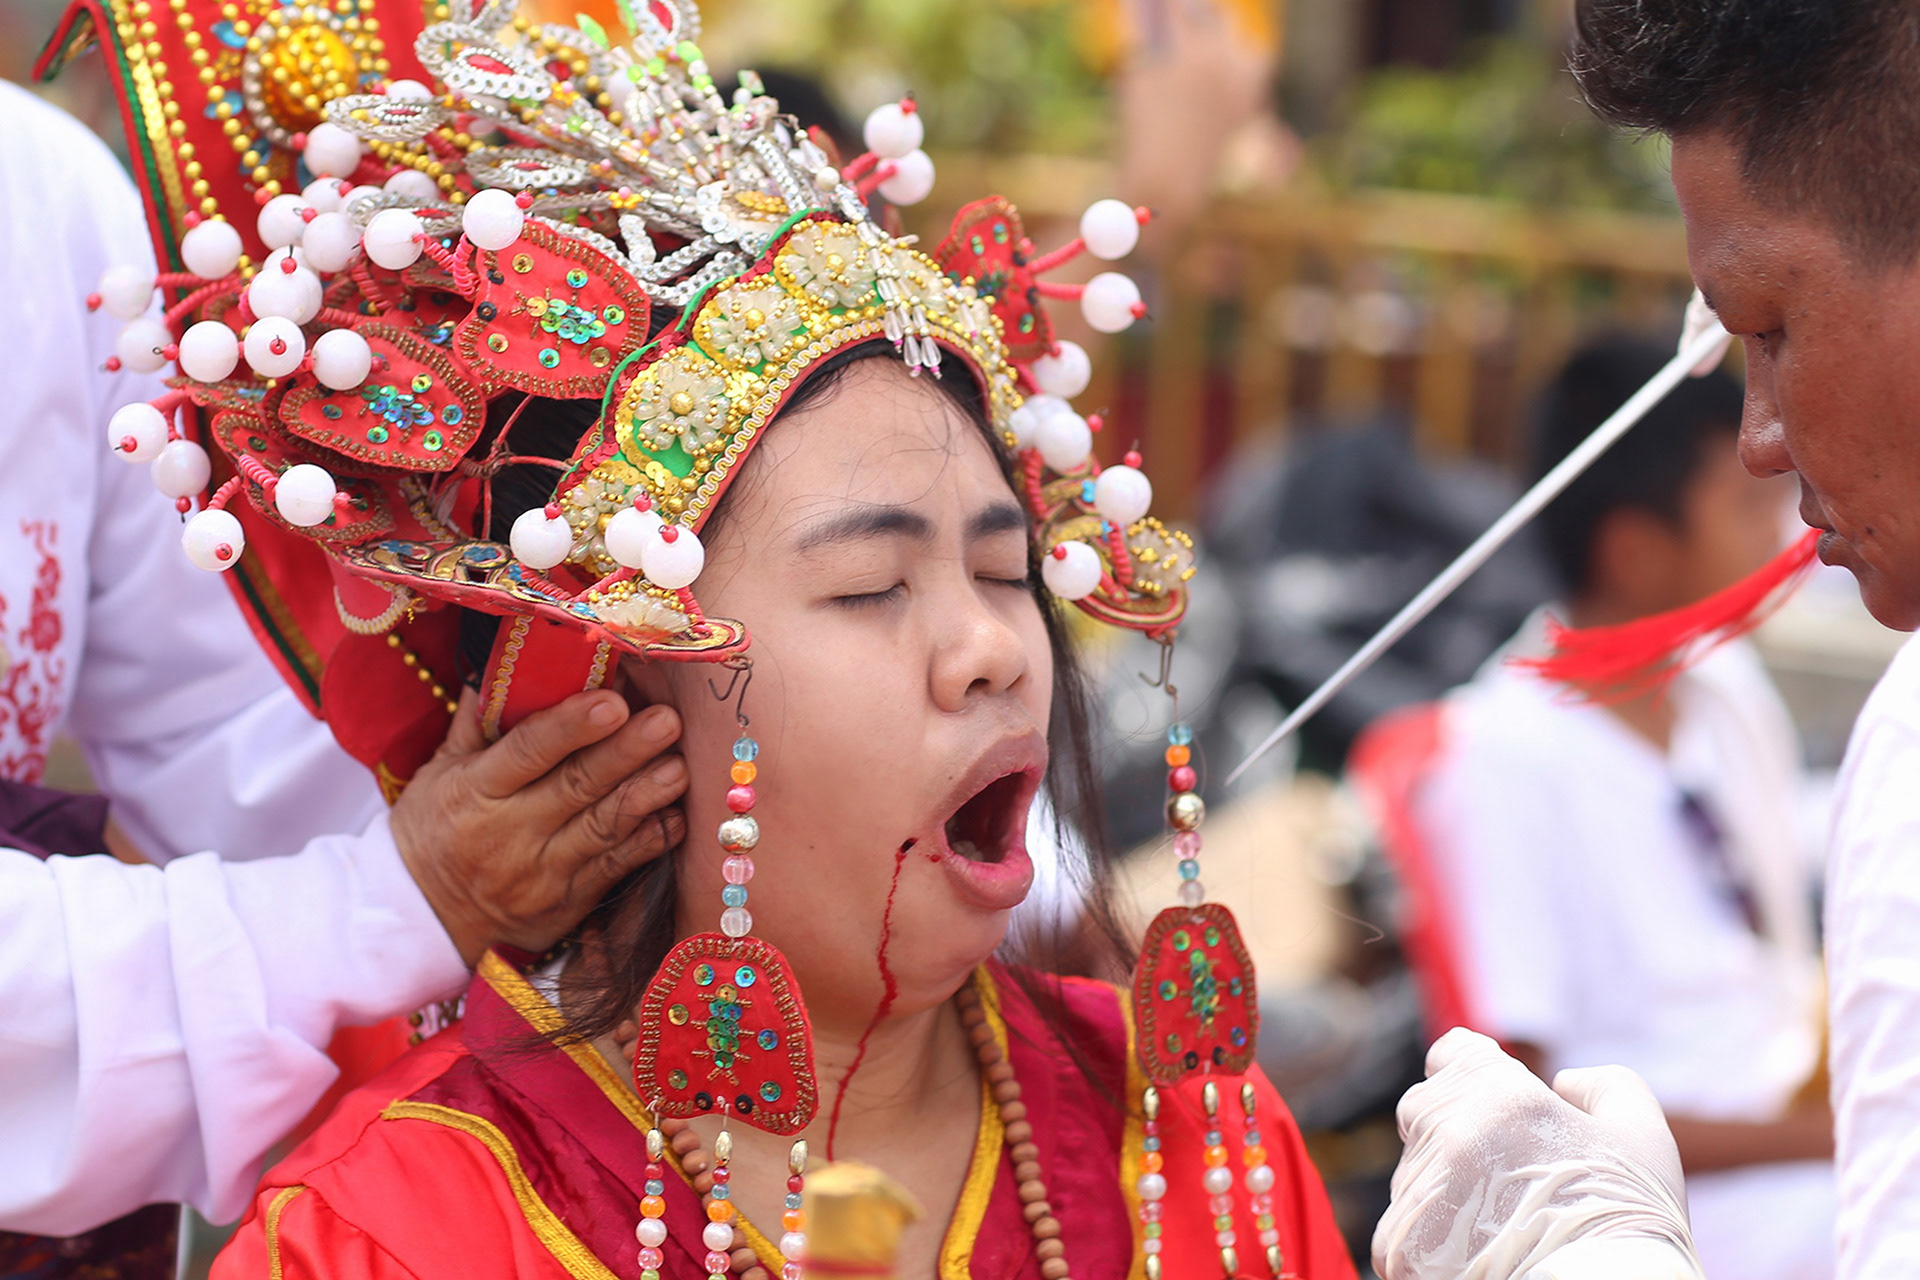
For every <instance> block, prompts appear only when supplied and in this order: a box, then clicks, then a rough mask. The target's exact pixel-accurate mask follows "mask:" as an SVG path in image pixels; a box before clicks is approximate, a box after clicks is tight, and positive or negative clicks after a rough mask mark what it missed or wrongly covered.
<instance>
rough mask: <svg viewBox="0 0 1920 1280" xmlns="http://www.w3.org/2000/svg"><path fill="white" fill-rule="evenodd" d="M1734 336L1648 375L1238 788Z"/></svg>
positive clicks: (1281, 734) (1703, 344) (1300, 711)
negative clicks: (1284, 743)
mask: <svg viewBox="0 0 1920 1280" xmlns="http://www.w3.org/2000/svg"><path fill="white" fill-rule="evenodd" d="M1726 340H1727V335H1726V331H1725V330H1724V329H1721V328H1720V327H1719V326H1718V325H1715V326H1713V327H1712V328H1710V329H1708V330H1707V331H1706V332H1704V333H1702V334H1700V335H1699V336H1698V337H1696V338H1695V339H1694V340H1693V341H1692V342H1690V343H1688V344H1687V345H1686V346H1684V347H1682V348H1681V349H1680V352H1679V354H1678V355H1676V356H1674V358H1673V359H1671V360H1669V361H1668V362H1667V363H1666V366H1665V367H1664V368H1662V369H1661V370H1660V372H1658V373H1656V374H1654V375H1653V377H1652V378H1650V379H1648V381H1647V385H1646V386H1644V387H1641V388H1640V389H1639V390H1638V391H1636V392H1634V393H1633V395H1631V396H1630V397H1628V399H1627V402H1626V403H1625V404H1623V405H1621V406H1620V407H1619V408H1618V409H1616V410H1615V411H1614V413H1613V416H1612V417H1610V418H1608V419H1607V420H1606V421H1605V422H1603V423H1601V424H1600V425H1599V426H1597V427H1595V428H1594V430H1593V434H1592V435H1590V436H1588V437H1587V438H1586V439H1585V440H1583V441H1582V442H1581V443H1580V447H1579V448H1577V449H1575V450H1574V451H1573V452H1572V453H1570V454H1568V455H1567V456H1566V457H1565V458H1563V459H1561V461H1560V464H1559V465H1558V466H1556V467H1554V469H1553V470H1551V471H1549V472H1547V474H1545V475H1544V476H1541V477H1540V479H1539V481H1538V482H1537V483H1536V484H1535V485H1534V486H1533V488H1531V489H1529V490H1527V491H1526V493H1525V494H1523V495H1522V496H1521V498H1520V500H1519V501H1518V502H1516V503H1514V504H1513V505H1512V506H1511V507H1509V508H1507V512H1506V514H1505V515H1503V516H1501V517H1500V518H1499V519H1498V520H1496V521H1494V522H1493V524H1492V526H1490V527H1489V528H1488V529H1487V531H1486V532H1485V533H1483V534H1481V535H1480V536H1479V537H1478V538H1476V539H1475V540H1474V543H1473V545H1472V546H1470V547H1468V548H1467V549H1466V550H1465V551H1462V552H1461V553H1460V555H1459V557H1458V558H1457V559H1455V560H1454V562H1453V563H1452V564H1450V565H1448V566H1447V567H1446V569H1445V570H1444V571H1443V572H1442V573H1441V574H1440V576H1439V577H1437V578H1435V579H1434V580H1433V581H1432V582H1429V583H1428V584H1427V585H1426V587H1425V588H1424V589H1422V591H1421V592H1420V594H1419V595H1417V596H1415V597H1414V598H1413V599H1411V600H1409V601H1408V602H1407V605H1406V607H1405V608H1404V609H1402V610H1400V612H1399V613H1397V614H1395V615H1394V616H1393V620H1392V621H1391V622H1389V623H1387V625H1386V626H1384V627H1382V628H1380V630H1379V631H1378V632H1376V633H1375V634H1374V637H1373V638H1372V639H1371V640H1369V641H1367V642H1366V643H1365V644H1363V645H1361V646H1360V649H1359V651H1358V652H1356V653H1355V654H1354V655H1353V656H1352V657H1351V658H1348V659H1347V660H1346V662H1345V663H1343V664H1342V665H1341V667H1340V669H1339V670H1338V671H1336V672H1334V673H1333V674H1332V675H1331V676H1328V677H1327V679H1326V681H1325V682H1324V683H1323V684H1322V685H1321V686H1320V687H1319V688H1318V689H1315V690H1314V691H1313V693H1312V694H1310V695H1309V696H1308V697H1307V700H1306V701H1304V702H1302V703H1301V704H1300V705H1299V706H1297V707H1295V708H1294V709H1293V711H1292V713H1291V714H1289V715H1288V716H1287V718H1286V719H1285V720H1283V721H1282V722H1281V723H1280V727H1279V728H1278V729H1275V730H1274V731H1273V732H1272V733H1270V734H1268V735H1267V738H1266V741H1264V742H1262V743H1261V744H1260V745H1259V746H1257V747H1255V748H1254V749H1253V751H1252V752H1250V753H1249V754H1248V756H1247V758H1246V759H1244V760H1242V761H1241V762H1240V763H1239V764H1237V765H1235V766H1234V768H1233V772H1232V773H1230V774H1228V775H1227V785H1228V786H1231V785H1232V784H1233V783H1234V782H1235V781H1237V780H1238V779H1239V777H1240V775H1241V774H1243V773H1245V772H1246V771H1247V768H1248V766H1250V765H1251V764H1253V762H1254V761H1256V760H1258V759H1259V758H1260V757H1261V756H1263V755H1265V754H1267V752H1269V751H1271V750H1273V749H1274V747H1276V746H1278V745H1279V744H1280V743H1281V742H1283V741H1285V740H1286V738H1287V737H1288V736H1289V735H1290V734H1292V733H1293V732H1294V731H1295V730H1296V729H1298V728H1299V727H1300V726H1301V725H1303V724H1305V723H1306V722H1307V721H1308V720H1310V719H1312V718H1313V716H1314V715H1315V713H1317V712H1318V711H1320V710H1321V708H1323V707H1325V706H1326V705H1327V704H1328V703H1329V702H1331V701H1333V699H1334V698H1335V697H1336V696H1337V695H1338V694H1339V693H1340V691H1341V690H1342V689H1345V688H1346V687H1347V686H1348V685H1350V684H1352V683H1353V681H1354V679H1355V677H1357V676H1359V675H1360V673H1361V672H1363V671H1365V670H1366V669H1367V668H1368V667H1370V666H1372V665H1373V664H1374V663H1375V662H1376V661H1377V660H1378V659H1379V657H1380V655H1381V654H1383V653H1385V652H1386V651H1387V650H1388V649H1390V648H1392V647H1393V645H1394V643H1395V642H1396V641H1397V640H1399V639H1400V637H1401V636H1404V635H1406V634H1407V632H1409V631H1411V630H1413V629H1414V628H1415V627H1416V626H1418V625H1419V624H1420V620H1421V619H1423V618H1425V617H1426V616H1427V615H1428V614H1429V613H1432V612H1433V610H1434V608H1435V606H1437V605H1438V604H1439V603H1440V602H1441V601H1442V600H1445V599H1446V598H1447V597H1448V596H1450V595H1452V594H1453V593H1454V592H1455V591H1456V590H1458V589H1459V586H1460V584H1461V583H1463V582H1465V581H1466V580H1467V579H1468V578H1470V577H1472V576H1473V573H1474V570H1476V569H1478V568H1479V567H1480V566H1481V565H1483V564H1485V563H1486V562H1487V561H1488V560H1489V559H1491V558H1492V557H1493V553H1494V552H1496V551H1498V550H1499V549H1500V548H1501V547H1503V546H1505V545H1506V543H1507V541H1508V540H1509V539H1511V538H1512V537H1513V535H1514V534H1516V533H1518V532H1520V530H1521V529H1523V528H1525V527H1526V524H1527V522H1528V521H1529V520H1531V519H1533V518H1534V517H1535V516H1537V515H1539V514H1540V512H1541V511H1542V510H1543V509H1544V508H1545V507H1546V505H1547V504H1548V503H1549V502H1552V501H1553V500H1554V499H1555V498H1557V497H1559V496H1560V492H1561V490H1563V489H1565V488H1566V487H1567V486H1568V485H1570V484H1572V483H1573V482H1574V480H1576V479H1577V478H1579V476H1580V473H1581V472H1583V471H1585V470H1586V469H1587V468H1588V467H1590V466H1592V465H1593V464H1594V462H1595V461H1596V460H1597V459H1598V458H1599V457H1600V455H1601V454H1603V453H1605V452H1606V451H1607V450H1608V449H1611V448H1612V447H1613V445H1614V443H1615V442H1616V441H1618V440H1619V439H1620V437H1621V436H1623V435H1625V434H1626V433H1627V432H1628V430H1630V429H1631V428H1632V427H1633V425H1634V424H1635V423H1636V422H1638V421H1640V419H1641V418H1643V417H1645V416H1646V414H1647V411H1648V410H1650V409H1652V408H1653V406H1655V405H1656V404H1659V403H1660V401H1661V400H1663V399H1665V398H1666V394H1667V393H1668V392H1669V391H1671V390H1673V389H1674V388H1675V387H1677V386H1679V385H1680V383H1681V382H1682V381H1684V380H1685V379H1686V377H1687V375H1688V373H1689V372H1691V371H1692V369H1693V368H1694V366H1696V365H1698V364H1699V363H1700V362H1701V361H1703V360H1705V359H1707V358H1708V357H1709V356H1711V355H1713V353H1714V350H1715V348H1716V347H1718V346H1719V345H1720V344H1721V343H1723V342H1725V341H1726Z"/></svg>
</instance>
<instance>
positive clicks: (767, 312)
mask: <svg viewBox="0 0 1920 1280" xmlns="http://www.w3.org/2000/svg"><path fill="white" fill-rule="evenodd" d="M700 329H701V332H700V334H699V339H700V345H701V346H703V347H705V348H706V349H707V350H709V351H711V352H712V353H713V354H714V355H716V356H718V357H720V358H721V359H722V360H725V361H726V362H727V363H728V364H730V365H733V366H735V367H736V368H740V369H751V368H753V367H755V366H756V365H758V364H760V363H761V362H762V361H767V362H769V363H772V362H777V361H779V360H781V359H784V358H785V357H786V354H787V353H788V352H789V351H791V350H793V349H794V347H796V346H798V345H799V344H800V342H801V340H802V339H804V338H805V337H806V332H807V330H806V322H805V321H803V320H802V319H801V318H800V308H799V307H797V306H795V305H794V301H793V299H792V298H789V297H788V296H787V295H786V294H785V293H783V292H782V291H781V290H780V288H779V286H777V285H773V284H762V285H751V284H747V285H736V286H734V287H733V288H731V289H729V290H727V291H726V292H725V293H723V294H721V295H720V298H719V299H718V301H717V302H716V304H715V305H714V306H713V307H712V308H711V309H710V310H709V311H708V312H707V314H706V315H705V316H703V317H701V320H700Z"/></svg>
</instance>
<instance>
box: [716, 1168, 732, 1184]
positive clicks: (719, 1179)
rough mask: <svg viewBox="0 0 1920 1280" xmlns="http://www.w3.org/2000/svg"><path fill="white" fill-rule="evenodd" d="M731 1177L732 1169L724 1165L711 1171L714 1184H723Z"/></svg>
mask: <svg viewBox="0 0 1920 1280" xmlns="http://www.w3.org/2000/svg"><path fill="white" fill-rule="evenodd" d="M731 1177H733V1170H731V1169H729V1168H726V1167H725V1166H724V1165H723V1166H721V1167H720V1168H718V1169H715V1170H714V1171H713V1181H714V1184H715V1185H716V1186H721V1185H724V1184H725V1183H726V1182H727V1180H728V1179H729V1178H731Z"/></svg>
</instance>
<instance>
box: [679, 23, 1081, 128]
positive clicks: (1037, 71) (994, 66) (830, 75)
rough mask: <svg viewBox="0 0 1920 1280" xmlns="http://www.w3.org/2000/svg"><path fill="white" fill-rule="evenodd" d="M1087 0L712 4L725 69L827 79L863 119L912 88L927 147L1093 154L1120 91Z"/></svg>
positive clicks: (718, 55)
mask: <svg viewBox="0 0 1920 1280" xmlns="http://www.w3.org/2000/svg"><path fill="white" fill-rule="evenodd" d="M1087 9H1088V6H1087V5H1085V4H1083V3H1079V2H1078V0H967V2H966V3H952V2H950V0H911V2H908V0H814V2H811V3H805V4H801V3H793V2H792V0H781V2H778V3H767V2H765V0H751V2H748V3H739V2H736V3H733V4H730V5H726V6H724V8H723V7H722V6H717V5H716V6H714V10H715V11H717V12H715V13H714V16H713V17H712V18H710V20H709V29H708V32H707V35H706V37H705V38H704V40H703V43H704V45H705V46H706V48H707V52H708V54H709V55H710V56H711V58H712V59H713V61H714V62H715V63H716V64H717V65H725V66H764V67H780V68H782V69H785V70H790V71H799V72H804V73H806V74H808V75H810V76H812V77H814V78H815V79H816V80H817V81H819V82H820V83H821V84H822V85H823V86H824V87H825V88H826V89H827V91H828V94H829V96H830V97H831V98H833V99H834V101H835V102H836V103H837V104H838V105H839V106H840V108H841V110H842V111H843V112H844V113H845V114H846V115H847V117H848V118H849V120H850V121H851V122H853V123H854V124H855V125H856V126H857V125H858V123H859V121H860V119H861V118H862V117H863V116H864V115H865V114H866V112H868V111H869V110H871V109H872V108H873V107H875V106H877V105H878V104H880V103H882V102H886V101H889V100H891V99H894V98H897V97H898V96H899V95H900V94H902V93H904V92H911V93H913V95H914V96H915V97H916V98H917V99H919V101H920V103H921V105H922V106H923V107H924V108H925V109H926V115H925V120H926V126H927V145H928V146H929V147H930V148H932V149H935V150H941V149H946V150H985V151H994V152H1001V153H1015V152H1041V153H1048V154H1055V155H1060V154H1071V155H1087V154H1095V153H1099V152H1101V151H1103V150H1104V149H1105V148H1106V147H1107V146H1108V144H1109V142H1110V141H1111V137H1112V96H1111V92H1110V90H1109V87H1108V84H1107V82H1106V79H1105V77H1104V76H1103V75H1102V73H1101V71H1100V70H1099V69H1098V68H1097V67H1096V65H1095V63H1096V61H1097V60H1098V58H1099V54H1098V52H1097V50H1096V48H1095V45H1096V44H1097V39H1096V38H1095V37H1096V34H1097V33H1094V32H1091V31H1089V30H1088V27H1087V22H1088V15H1087V12H1086V11H1087Z"/></svg>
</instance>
